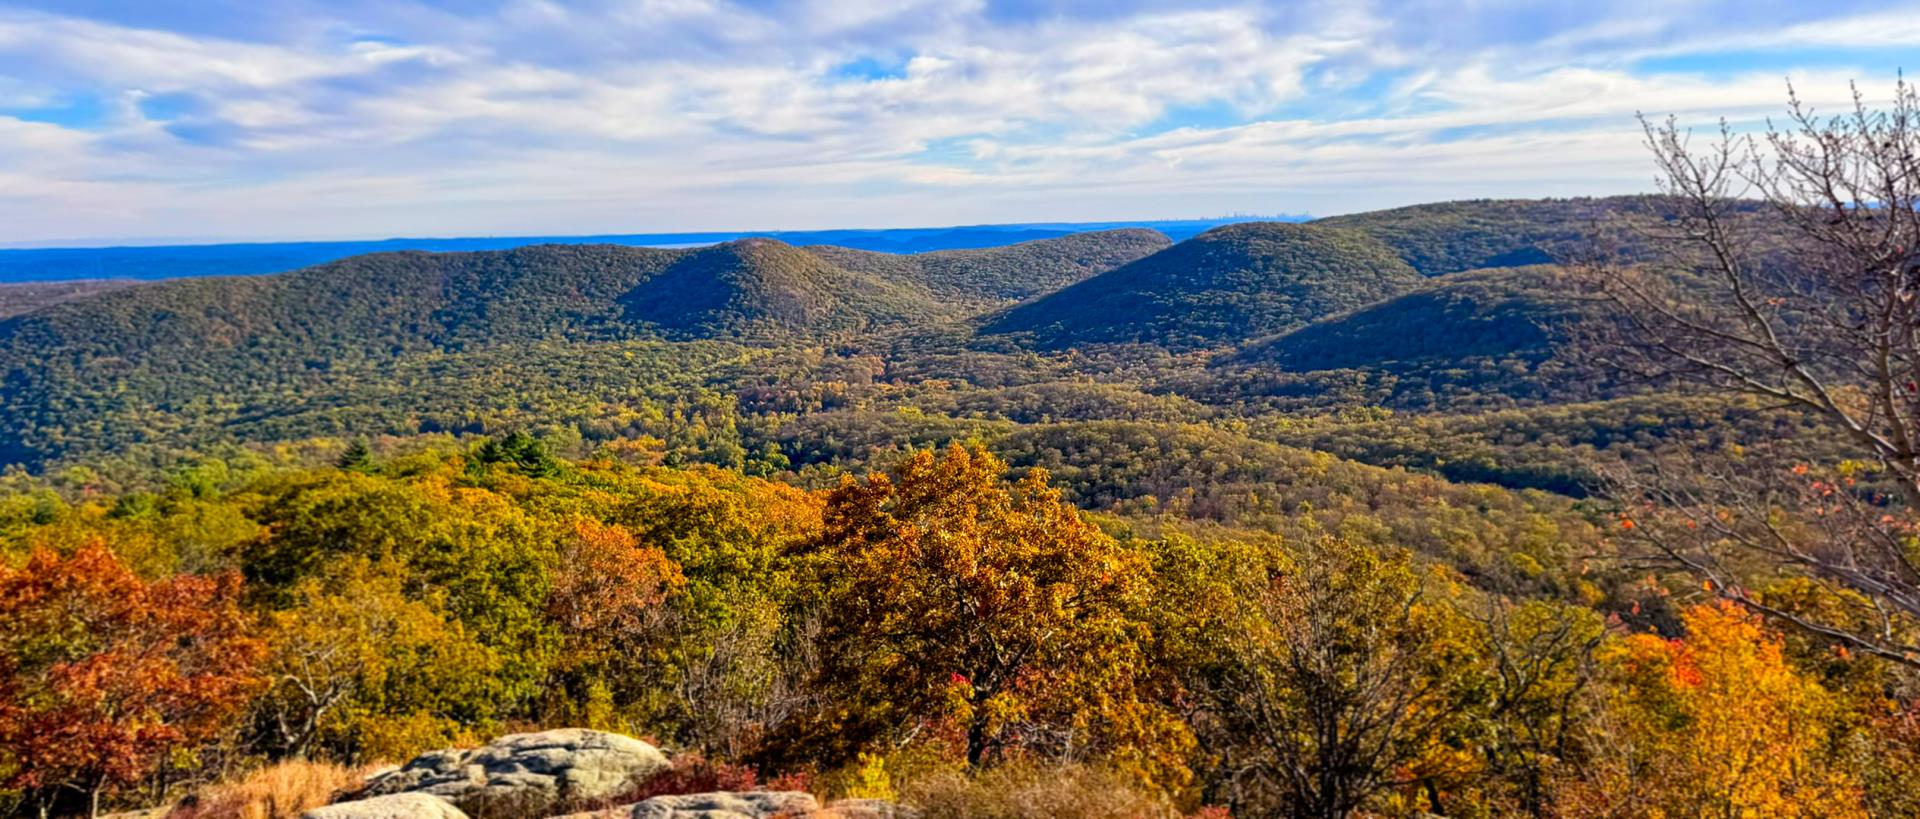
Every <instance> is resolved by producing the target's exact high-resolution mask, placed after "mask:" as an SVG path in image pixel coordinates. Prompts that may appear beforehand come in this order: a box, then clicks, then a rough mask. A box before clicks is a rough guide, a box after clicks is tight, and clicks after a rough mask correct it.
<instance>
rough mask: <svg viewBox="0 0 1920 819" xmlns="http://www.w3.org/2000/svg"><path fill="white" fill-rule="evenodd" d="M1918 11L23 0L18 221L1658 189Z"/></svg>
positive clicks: (11, 204) (529, 217) (209, 227)
mask: <svg viewBox="0 0 1920 819" xmlns="http://www.w3.org/2000/svg"><path fill="white" fill-rule="evenodd" d="M1916 47H1920V0H1915V2H1904V1H1902V2H1886V0H1882V1H1881V2H1852V1H1851V0H1828V1H1827V2H1822V3H1818V4H1814V3H1807V2H1801V1H1800V0H1794V1H1793V2H1786V1H1783V0H1750V1H1749V2H1692V3H1688V2H1674V1H1673V0H1667V1H1666V2H1649V1H1646V0H1629V1H1628V2H1613V3H1594V2H1580V3H1520V2H1497V1H1491V0H1490V1H1487V2H1468V3H1447V2H1417V1H1409V2H1375V3H1361V2H1339V3H1334V2H1328V3H1315V2H1300V3H1281V2H1270V3H1258V2H1239V3H1220V4H1209V3H1196V2H1155V1H1154V0H1053V1H1052V2H1014V3H992V2H937V1H930V0H894V1H893V2H889V1H888V0H818V2H760V1H755V2H715V1H713V0H593V1H592V2H559V1H558V0H502V1H501V2H482V1H480V0H200V1H199V2H164V3H156V2H151V0H0V244H7V245H18V244H28V243H31V244H40V245H46V244H60V243H63V242H73V243H81V242H85V243H101V242H115V241H139V242H145V243H159V242H170V241H251V240H294V239H372V238H383V237H392V236H485V235H503V236H504V235H547V234H551V235H576V234H606V233H642V232H645V233H653V232H683V231H721V230H811V229H829V228H889V227H914V226H937V225H965V224H1001V223H1016V222H1066V221H1119V220H1140V219H1169V218H1183V217H1201V216H1209V215H1216V214H1224V213H1230V212H1258V213H1280V212H1285V213H1301V212H1305V213H1312V214H1314V215H1331V214H1337V213H1345V212H1352V211H1356V210H1370V209H1375V208H1383V207H1392V206H1397V205H1404V204H1412V203H1416V202H1426V201H1436V200H1447V199H1462V198H1479V197H1540V196H1576V195H1607V194H1615V193H1629V192H1636V191H1644V190H1647V189H1649V188H1650V187H1651V180H1652V177H1653V170H1652V168H1651V165H1650V163H1649V161H1648V158H1647V156H1646V154H1645V152H1644V149H1643V148H1642V146H1641V144H1640V134H1639V132H1638V130H1637V125H1636V123H1635V122H1634V119H1633V117H1634V114H1635V113H1636V112H1645V113H1646V114H1648V115H1650V116H1665V115H1667V114H1674V115H1677V116H1679V117H1680V118H1681V119H1682V120H1683V121H1685V122H1689V123H1693V124H1695V125H1698V126H1703V127H1711V126H1712V125H1713V124H1714V122H1715V120H1717V119H1718V118H1720V117H1726V118H1727V119H1729V120H1731V121H1732V122H1733V123H1734V125H1735V127H1737V128H1742V129H1747V128H1753V127H1756V126H1757V125H1758V124H1759V123H1760V122H1761V121H1762V120H1763V119H1764V118H1765V117H1766V116H1768V115H1778V114H1779V112H1780V111H1781V110H1782V107H1783V104H1784V101H1785V95H1786V84H1787V82H1788V81H1789V79H1790V80H1791V81H1792V83H1793V84H1794V86H1795V87H1796V88H1797V89H1798V91H1799V92H1800V95H1801V97H1802V98H1803V99H1804V100H1806V101H1808V102H1810V103H1812V104H1813V105H1814V106H1815V107H1816V108H1818V109H1820V110H1825V111H1838V110H1839V109H1840V108H1842V107H1844V106H1845V105H1847V104H1848V102H1849V93H1850V92H1849V90H1848V85H1847V84H1848V81H1849V80H1857V81H1858V82H1859V85H1860V90H1861V91H1862V92H1863V93H1864V94H1865V95H1866V97H1867V99H1868V100H1869V102H1873V103H1880V102H1884V101H1885V99H1886V98H1887V97H1888V96H1889V95H1890V92H1891V88H1892V85H1893V82H1894V80H1895V77H1896V74H1897V72H1898V71H1899V70H1900V69H1901V68H1902V67H1903V61H1905V62H1907V63H1913V62H1914V61H1913V59H1912V57H1913V55H1915V54H1917V53H1920V51H1916ZM1904 67H1905V68H1908V69H1913V70H1920V65H1914V64H1908V65H1905V66H1904Z"/></svg>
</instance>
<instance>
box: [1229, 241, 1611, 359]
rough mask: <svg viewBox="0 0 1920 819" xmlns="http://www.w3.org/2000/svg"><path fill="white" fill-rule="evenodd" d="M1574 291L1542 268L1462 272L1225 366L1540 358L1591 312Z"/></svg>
mask: <svg viewBox="0 0 1920 819" xmlns="http://www.w3.org/2000/svg"><path fill="white" fill-rule="evenodd" d="M1575 290H1576V288H1575V286H1574V282H1573V281H1572V280H1571V277H1569V276H1568V275H1567V274H1566V272H1565V271H1563V270H1561V269H1560V268H1557V267H1552V266H1547V265H1536V266H1531V267H1516V268H1508V269H1504V270H1478V271H1472V272H1468V273H1460V274H1456V275H1452V276H1446V277H1444V278H1441V279H1439V280H1436V281H1435V282H1433V283H1432V284H1431V285H1429V286H1427V287H1423V288H1421V289H1418V290H1414V291H1412V292H1409V293H1403V294H1401V295H1398V296H1395V297H1393V298H1390V299H1387V300H1385V301H1382V302H1378V303H1376V304H1371V305H1368V306H1366V307H1362V308H1360V309H1357V310H1353V311H1351V312H1348V313H1344V314H1341V315H1338V316H1332V317H1329V318H1326V319H1323V320H1321V321H1318V322H1315V323H1313V324H1309V325H1307V326H1305V327H1302V328H1300V329H1298V330H1294V331H1292V332H1288V333H1284V334H1282V335H1279V336H1276V337H1274V338H1270V339H1266V340H1263V341H1259V342H1256V343H1254V344H1252V345H1249V346H1248V347H1247V348H1246V349H1244V350H1242V351H1241V352H1240V353H1239V354H1238V355H1236V356H1234V357H1233V358H1232V359H1230V361H1229V363H1235V364H1271V365H1275V366H1280V367H1284V368H1286V369H1290V370H1300V371H1306V370H1333V369H1347V368H1354V367H1404V366H1423V365H1430V364H1432V363H1433V362H1434V361H1436V360H1453V361H1457V360H1461V359H1468V358H1479V357H1495V358H1518V359H1521V360H1525V361H1529V362H1538V361H1541V360H1544V359H1545V358H1547V357H1548V356H1550V355H1552V354H1553V348H1554V345H1555V344H1556V343H1557V342H1559V341H1561V340H1563V338H1564V336H1565V333H1566V331H1567V329H1568V328H1569V326H1570V325H1571V324H1572V323H1574V322H1577V321H1579V320H1580V319H1581V318H1583V317H1584V316H1586V315H1588V314H1590V313H1592V312H1594V310H1595V309H1596V308H1595V306H1594V305H1593V304H1592V303H1591V302H1589V301H1585V300H1583V299H1581V298H1580V297H1579V296H1578V295H1577V294H1576V292H1575Z"/></svg>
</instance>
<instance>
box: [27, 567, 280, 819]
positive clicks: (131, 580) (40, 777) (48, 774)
mask: <svg viewBox="0 0 1920 819" xmlns="http://www.w3.org/2000/svg"><path fill="white" fill-rule="evenodd" d="M239 592H240V578H239V576H238V575H234V574H231V573H229V574H220V575H214V576H211V577H193V576H182V577H177V578H172V579H168V580H162V581H157V582H147V581H144V580H142V579H140V578H139V577H136V576H135V575H134V574H133V573H132V572H131V571H129V570H128V569H127V567H126V566H124V565H122V564H121V562H120V561H119V559H118V558H116V557H115V556H114V555H113V553H112V552H111V551H109V550H108V549H107V547H106V546H105V545H104V544H102V543H97V542H96V543H92V544H89V545H87V546H86V547H84V548H82V549H80V550H79V551H77V552H75V553H74V554H72V555H70V556H66V557H62V556H60V555H57V554H54V553H52V552H48V551H41V552H37V553H35V554H34V555H33V556H32V557H30V558H29V559H28V561H27V564H26V566H25V567H23V568H21V569H17V570H16V569H6V568H3V567H0V747H5V748H6V749H8V752H9V753H8V755H9V757H10V758H11V759H10V761H11V763H12V766H13V769H12V771H11V773H10V774H9V775H8V778H7V781H6V785H7V786H8V787H11V788H15V789H19V790H21V791H23V792H25V793H27V794H29V798H30V799H31V801H33V802H34V803H36V804H38V805H39V806H41V809H42V810H43V811H45V810H46V809H48V808H49V807H51V806H52V805H53V804H54V803H55V802H56V801H58V800H61V799H63V798H67V797H73V796H78V797H79V798H80V799H82V800H83V801H84V804H85V805H86V806H87V809H88V811H89V812H92V811H97V809H98V806H99V800H100V797H101V795H102V794H103V793H104V792H107V791H111V790H114V789H118V788H124V787H127V786H130V785H133V784H135V783H139V782H141V781H143V780H146V779H148V778H151V777H164V776H166V775H167V774H168V773H169V768H170V766H172V765H173V764H174V763H175V761H176V760H178V759H180V758H181V756H182V755H186V757H187V758H191V756H192V755H193V754H194V753H195V752H197V751H199V750H200V749H201V748H203V747H204V746H206V745H208V744H209V743H212V742H214V741H215V740H217V739H219V738H220V737H221V735H222V734H223V733H225V732H226V731H227V730H229V729H230V728H231V727H232V726H233V722H234V718H235V717H236V716H237V715H238V714H239V713H240V712H241V709H243V708H244V707H245V706H246V705H247V704H248V701H249V698H250V697H251V696H252V695H253V694H254V693H255V692H256V691H257V690H258V689H259V685H258V683H259V679H258V677H257V676H256V674H255V672H254V668H255V665H256V664H257V663H258V661H259V660H260V657H261V655H262V649H263V646H262V644H261V642H260V641H259V640H257V639H255V638H254V637H252V636H251V635H250V634H249V633H248V618H247V617H246V615H245V614H244V613H243V612H242V611H241V609H240V606H239Z"/></svg>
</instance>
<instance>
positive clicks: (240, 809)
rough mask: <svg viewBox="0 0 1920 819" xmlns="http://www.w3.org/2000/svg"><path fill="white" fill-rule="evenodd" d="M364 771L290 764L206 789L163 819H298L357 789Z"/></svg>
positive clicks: (263, 769) (271, 766) (274, 766)
mask: <svg viewBox="0 0 1920 819" xmlns="http://www.w3.org/2000/svg"><path fill="white" fill-rule="evenodd" d="M368 770H369V769H368V768H347V767H343V766H340V765H332V764H328V763H325V762H303V761H297V760H296V761H290V762H281V763H278V764H275V765H269V766H267V767H265V768H259V769H256V770H254V771H253V772H252V773H249V774H247V776H246V777H245V778H243V779H239V780H235V781H231V782H222V783H219V784H216V785H212V786H209V787H207V788H205V789H203V790H201V791H200V792H198V793H195V794H193V795H191V796H189V797H187V798H186V799H183V800H181V802H180V804H178V805H176V806H174V808H173V810H172V811H170V812H169V813H168V814H167V817H166V819H296V817H298V816H299V815H300V814H302V813H305V812H307V811H309V810H312V809H313V808H317V807H320V806H321V805H325V804H328V803H330V802H332V801H333V799H334V797H335V796H336V795H337V794H339V793H341V792H342V791H346V790H348V789H351V788H354V787H357V786H359V784H360V782H361V781H362V780H363V779H364V778H365V775H366V773H367V771H368Z"/></svg>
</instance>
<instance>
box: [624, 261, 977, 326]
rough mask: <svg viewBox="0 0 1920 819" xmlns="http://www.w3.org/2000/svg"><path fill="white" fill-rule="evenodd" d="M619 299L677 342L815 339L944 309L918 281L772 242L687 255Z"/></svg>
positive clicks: (631, 314)
mask: <svg viewBox="0 0 1920 819" xmlns="http://www.w3.org/2000/svg"><path fill="white" fill-rule="evenodd" d="M620 301H621V303H622V304H623V305H624V306H625V309H626V318H627V319H628V320H629V321H631V322H633V323H635V324H636V325H638V326H640V327H644V328H648V329H654V330H657V331H659V332H660V333H661V334H663V335H665V336H667V337H669V338H678V339H689V338H710V337H714V336H743V337H750V338H757V339H783V338H794V337H814V336H820V335H824V334H829V333H836V332H848V331H863V330H871V329H874V328H875V327H879V326H885V325H892V324H898V323H900V322H904V321H910V320H914V319H922V318H927V317H929V316H932V315H935V314H937V313H939V312H941V310H940V306H939V304H938V303H936V302H935V301H934V300H933V299H932V297H931V296H930V295H929V294H928V293H927V292H926V291H925V290H923V289H921V288H918V287H915V286H913V285H912V284H909V283H903V282H899V281H892V280H888V279H885V278H881V277H878V276H874V275H870V274H867V273H862V272H855V271H850V270H846V269H843V268H841V267H838V266H836V265H834V264H833V263H832V262H829V261H827V260H826V259H823V258H821V257H820V256H818V255H815V254H813V253H809V252H807V251H805V250H802V249H800V248H797V247H794V246H792V245H789V244H786V243H784V242H780V241H777V240H773V239H742V240H740V241H737V242H727V243H724V244H719V245H714V246H712V247H708V248H701V249H699V250H695V251H692V252H690V253H687V254H686V255H685V256H683V257H681V258H680V259H678V260H676V261H675V262H674V263H673V264H672V265H669V266H668V267H667V268H666V269H665V270H663V271H661V273H660V274H659V275H658V276H655V277H653V278H652V279H649V280H648V281H646V282H644V283H642V284H641V285H639V286H638V287H635V288H634V289H633V290H632V291H630V292H628V293H627V294H625V295H624V296H622V297H621V299H620Z"/></svg>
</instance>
